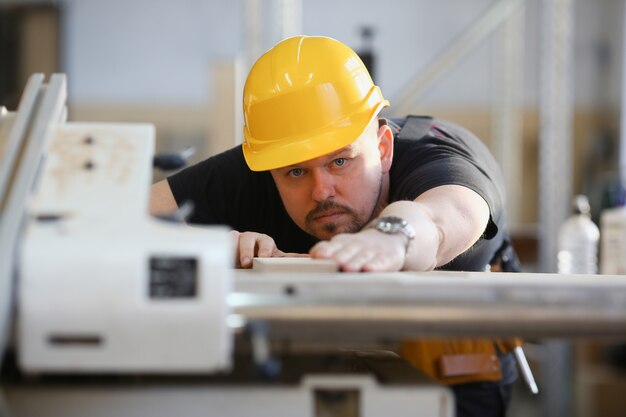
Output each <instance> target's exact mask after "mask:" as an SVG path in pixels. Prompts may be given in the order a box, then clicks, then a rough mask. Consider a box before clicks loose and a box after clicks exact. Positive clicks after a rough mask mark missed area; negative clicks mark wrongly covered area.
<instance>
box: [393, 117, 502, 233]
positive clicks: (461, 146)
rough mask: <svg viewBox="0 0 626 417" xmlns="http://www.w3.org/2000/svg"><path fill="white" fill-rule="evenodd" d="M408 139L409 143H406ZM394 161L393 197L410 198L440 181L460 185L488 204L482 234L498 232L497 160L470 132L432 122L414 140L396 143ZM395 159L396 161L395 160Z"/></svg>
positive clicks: (498, 181) (437, 185)
mask: <svg viewBox="0 0 626 417" xmlns="http://www.w3.org/2000/svg"><path fill="white" fill-rule="evenodd" d="M410 142H412V143H410ZM397 145H398V146H397V149H396V151H399V152H400V153H401V156H400V157H399V158H398V161H394V164H395V165H396V167H395V170H396V172H395V173H394V174H393V175H394V177H395V178H398V179H399V180H398V181H397V183H396V185H395V186H394V189H393V190H392V193H393V195H395V198H394V199H396V200H413V199H415V198H417V197H418V196H419V195H421V194H422V193H424V192H426V191H428V190H430V189H433V188H435V187H439V186H442V185H451V184H454V185H461V186H464V187H467V188H469V189H471V190H473V191H475V192H476V193H477V194H479V195H480V196H481V197H482V198H483V199H484V200H485V202H486V203H487V205H488V206H489V211H490V220H489V223H488V225H487V228H486V229H485V233H484V235H483V237H484V238H485V239H491V238H492V237H494V236H495V235H496V233H497V232H498V227H497V224H498V223H499V219H500V216H501V215H502V211H503V207H502V205H503V203H502V201H503V194H502V193H503V188H502V187H501V185H500V181H501V175H500V174H499V169H498V167H497V164H496V162H495V160H494V159H493V157H492V156H491V154H490V153H489V151H488V150H487V148H486V147H485V146H484V144H482V142H480V140H479V139H478V138H476V137H475V136H474V135H473V134H471V133H470V132H468V131H466V130H464V129H462V128H458V127H456V126H455V125H452V124H446V125H441V126H440V128H437V127H436V125H435V127H434V128H433V129H431V133H430V134H429V135H427V136H425V137H423V138H421V139H418V140H408V141H404V142H400V143H397ZM396 162H397V163H396Z"/></svg>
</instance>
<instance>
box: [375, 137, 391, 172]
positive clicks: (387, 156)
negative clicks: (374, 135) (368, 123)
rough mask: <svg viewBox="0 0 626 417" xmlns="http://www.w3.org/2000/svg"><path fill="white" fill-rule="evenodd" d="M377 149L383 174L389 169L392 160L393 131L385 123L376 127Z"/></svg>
mask: <svg viewBox="0 0 626 417" xmlns="http://www.w3.org/2000/svg"><path fill="white" fill-rule="evenodd" d="M378 151H379V152H380V162H381V165H382V170H383V174H386V173H387V172H389V170H390V169H391V162H392V160H393V132H392V131H391V129H390V128H389V126H387V125H382V126H380V127H379V128H378Z"/></svg>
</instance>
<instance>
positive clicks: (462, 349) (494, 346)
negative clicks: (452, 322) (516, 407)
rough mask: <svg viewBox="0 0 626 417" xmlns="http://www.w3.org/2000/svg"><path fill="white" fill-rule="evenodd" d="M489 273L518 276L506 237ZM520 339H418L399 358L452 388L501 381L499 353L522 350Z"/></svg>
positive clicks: (404, 347)
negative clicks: (459, 385)
mask: <svg viewBox="0 0 626 417" xmlns="http://www.w3.org/2000/svg"><path fill="white" fill-rule="evenodd" d="M490 266H491V271H492V272H501V271H502V272H519V271H520V266H519V260H518V258H517V254H516V253H515V250H514V249H513V246H512V245H511V242H510V240H509V239H508V237H506V238H505V239H504V241H503V243H502V245H501V246H500V248H499V249H498V251H497V252H496V254H495V255H494V257H493V259H492V261H491V263H490ZM522 344H523V341H522V340H521V339H517V338H516V339H506V340H503V339H496V340H494V339H420V340H406V341H404V342H403V343H402V346H401V349H400V355H401V356H402V357H403V358H404V359H405V360H406V361H408V362H409V363H410V364H411V365H413V366H414V367H416V368H417V369H419V370H421V371H422V372H424V373H425V374H426V375H427V376H429V377H430V378H431V379H434V380H436V381H438V382H441V383H444V384H448V385H453V384H464V383H470V382H481V381H499V380H500V379H501V378H502V373H501V370H500V360H499V359H498V353H500V354H506V353H509V352H511V351H512V350H513V349H514V348H515V347H517V346H522Z"/></svg>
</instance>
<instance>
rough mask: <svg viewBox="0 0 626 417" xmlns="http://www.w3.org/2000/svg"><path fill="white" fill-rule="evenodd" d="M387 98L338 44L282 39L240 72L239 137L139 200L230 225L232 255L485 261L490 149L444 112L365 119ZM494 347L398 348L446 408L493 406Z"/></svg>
mask: <svg viewBox="0 0 626 417" xmlns="http://www.w3.org/2000/svg"><path fill="white" fill-rule="evenodd" d="M388 105H389V103H388V102H387V101H386V100H385V99H384V98H383V96H382V93H381V91H380V89H379V88H378V87H377V86H375V85H374V84H373V82H372V80H371V77H370V76H369V73H368V72H367V70H366V69H365V67H364V65H363V63H362V62H361V60H360V59H359V58H358V56H357V55H356V54H355V53H354V51H352V50H351V49H350V48H348V47H347V46H345V45H343V44H342V43H340V42H338V41H336V40H334V39H330V38H324V37H305V36H299V37H294V38H290V39H287V40H284V41H282V42H280V43H279V44H277V45H276V46H275V47H274V48H272V49H271V50H270V51H268V52H267V53H265V54H264V55H263V56H262V57H261V58H260V59H259V60H258V61H257V62H256V63H255V65H254V66H253V68H252V69H251V71H250V74H249V76H248V79H247V81H246V85H245V87H244V119H245V126H244V137H245V141H244V143H243V145H241V146H237V147H235V148H233V149H231V150H229V151H226V152H224V153H221V154H219V155H216V156H214V157H212V158H209V159H207V160H205V161H203V162H201V163H199V164H197V165H195V166H192V167H189V168H187V169H186V170H184V171H182V172H180V173H178V174H176V175H174V176H172V177H170V178H168V179H167V180H165V181H161V182H159V183H157V184H155V185H154V186H153V189H152V194H151V202H150V203H151V211H152V212H153V213H155V214H158V213H169V212H172V211H174V210H175V209H176V207H177V206H178V205H179V204H181V203H182V202H184V201H186V200H191V201H193V202H194V203H195V211H194V213H193V215H192V216H191V217H190V219H189V221H190V222H191V223H203V224H226V225H229V226H230V227H231V228H233V229H234V232H232V233H233V236H234V237H235V240H236V242H237V246H236V247H237V256H236V258H237V260H238V266H241V267H244V268H248V267H250V266H251V262H252V257H254V256H259V257H271V256H284V255H285V254H286V253H289V254H307V253H308V254H309V255H310V256H311V257H313V258H328V259H333V260H335V261H336V262H337V264H338V265H339V267H340V268H341V270H343V271H400V270H414V271H429V270H432V269H435V268H443V269H457V270H458V269H461V270H485V269H487V268H488V267H489V264H490V262H491V261H492V260H493V259H494V258H495V256H496V254H497V252H498V251H499V250H500V249H501V248H502V247H503V242H505V241H506V224H505V216H504V210H503V189H502V186H501V183H500V181H501V175H500V173H499V171H498V167H497V166H496V164H495V162H494V161H493V158H492V157H491V155H490V154H489V152H488V151H487V149H486V148H485V147H484V146H483V145H482V144H481V143H480V141H479V140H478V139H477V138H475V137H474V136H473V135H472V134H471V133H469V132H467V131H465V130H463V129H462V128H460V127H458V126H455V125H453V124H450V123H447V122H443V121H439V120H432V119H430V118H418V117H409V118H407V119H406V120H399V121H395V122H394V121H386V120H384V119H378V117H377V116H378V113H379V112H380V110H381V109H382V108H383V107H386V106H388ZM468 353H469V354H470V355H469V356H467V355H466V357H470V356H471V357H474V358H480V361H478V362H477V363H473V364H472V363H466V362H463V363H464V365H463V366H464V367H465V368H467V369H470V368H471V369H470V371H466V370H465V371H461V372H460V373H459V370H458V369H456V368H454V367H452V368H450V369H447V368H446V367H445V366H444V367H443V368H442V367H441V366H440V365H439V364H440V362H441V361H442V360H443V359H445V358H451V357H454V356H455V355H464V354H468ZM495 354H496V349H495V348H494V344H493V342H491V341H478V342H477V341H465V340H464V341H455V342H453V341H450V342H441V341H439V342H436V341H433V342H430V343H425V342H420V341H411V342H407V343H405V345H404V347H403V355H404V356H405V358H407V360H409V361H410V362H411V363H413V364H414V365H416V366H418V367H419V368H421V369H423V370H424V372H426V373H427V374H428V375H430V376H432V377H433V378H436V379H438V380H441V381H443V382H445V383H449V384H452V385H453V388H454V390H455V394H456V396H457V403H458V415H481V416H488V415H503V414H504V413H505V409H506V405H507V402H508V394H509V392H510V383H511V382H512V381H513V379H514V369H513V368H512V364H511V360H510V358H509V356H508V355H500V356H501V358H502V366H500V363H499V361H498V359H497V358H496V355H495ZM472 355H474V356H472ZM485 358H486V360H483V359H485ZM481 361H482V362H481ZM444 362H445V361H444ZM452 362H454V361H452ZM440 368H441V369H443V370H441V369H440ZM453 368H454V369H453ZM512 369H513V370H512ZM474 400H476V401H474Z"/></svg>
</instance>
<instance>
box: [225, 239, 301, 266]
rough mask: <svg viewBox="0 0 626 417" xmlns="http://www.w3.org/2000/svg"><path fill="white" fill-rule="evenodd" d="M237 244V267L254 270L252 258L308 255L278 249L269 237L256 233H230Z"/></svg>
mask: <svg viewBox="0 0 626 417" xmlns="http://www.w3.org/2000/svg"><path fill="white" fill-rule="evenodd" d="M230 235H231V236H232V238H233V243H234V244H235V260H236V262H235V267H236V268H252V258H253V257H255V256H256V257H259V258H273V257H285V256H296V257H305V256H308V255H307V254H298V253H286V252H283V251H281V250H280V249H278V248H277V247H276V243H275V242H274V239H272V238H271V237H270V236H268V235H264V234H262V233H256V232H238V231H236V230H233V231H231V232H230Z"/></svg>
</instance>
